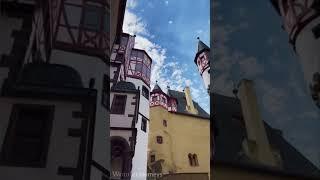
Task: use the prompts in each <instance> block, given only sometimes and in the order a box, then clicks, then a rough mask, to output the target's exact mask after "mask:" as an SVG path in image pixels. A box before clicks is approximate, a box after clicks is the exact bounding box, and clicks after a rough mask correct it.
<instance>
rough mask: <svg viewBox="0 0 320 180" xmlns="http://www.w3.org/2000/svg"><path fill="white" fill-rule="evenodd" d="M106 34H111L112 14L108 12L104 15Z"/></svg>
mask: <svg viewBox="0 0 320 180" xmlns="http://www.w3.org/2000/svg"><path fill="white" fill-rule="evenodd" d="M103 29H104V32H110V12H109V11H107V12H106V13H105V15H104V26H103Z"/></svg>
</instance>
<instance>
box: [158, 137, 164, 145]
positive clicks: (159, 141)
mask: <svg viewBox="0 0 320 180" xmlns="http://www.w3.org/2000/svg"><path fill="white" fill-rule="evenodd" d="M162 142H163V139H162V136H157V143H158V144H162Z"/></svg>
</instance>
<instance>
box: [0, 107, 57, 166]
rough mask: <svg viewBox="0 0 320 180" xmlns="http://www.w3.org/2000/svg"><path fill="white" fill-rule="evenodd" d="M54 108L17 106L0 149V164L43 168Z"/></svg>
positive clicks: (13, 110)
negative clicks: (0, 149) (0, 150)
mask: <svg viewBox="0 0 320 180" xmlns="http://www.w3.org/2000/svg"><path fill="white" fill-rule="evenodd" d="M53 113H54V107H53V106H42V105H25V104H16V105H14V106H13V108H12V113H11V118H10V124H9V126H8V129H7V132H6V136H5V140H4V143H3V146H2V152H1V163H3V164H6V165H9V166H24V167H45V165H46V159H47V153H48V147H49V140H50V134H51V126H52V120H53Z"/></svg>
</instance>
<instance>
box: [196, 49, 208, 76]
mask: <svg viewBox="0 0 320 180" xmlns="http://www.w3.org/2000/svg"><path fill="white" fill-rule="evenodd" d="M197 64H198V67H199V70H200V74H201V75H202V74H203V72H204V71H205V70H206V69H207V68H209V57H208V55H207V54H206V53H201V54H200V56H199V57H198V59H197Z"/></svg>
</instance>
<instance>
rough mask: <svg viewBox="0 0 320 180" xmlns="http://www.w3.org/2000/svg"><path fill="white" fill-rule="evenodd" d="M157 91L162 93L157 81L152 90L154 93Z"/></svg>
mask: <svg viewBox="0 0 320 180" xmlns="http://www.w3.org/2000/svg"><path fill="white" fill-rule="evenodd" d="M155 91H161V92H162V89H161V88H160V86H159V85H158V81H156V85H154V87H153V89H152V92H155Z"/></svg>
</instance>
